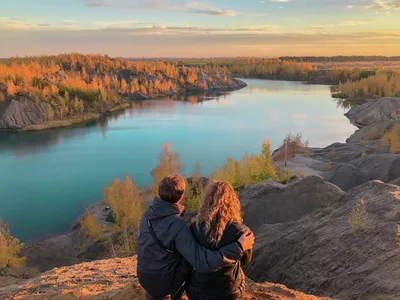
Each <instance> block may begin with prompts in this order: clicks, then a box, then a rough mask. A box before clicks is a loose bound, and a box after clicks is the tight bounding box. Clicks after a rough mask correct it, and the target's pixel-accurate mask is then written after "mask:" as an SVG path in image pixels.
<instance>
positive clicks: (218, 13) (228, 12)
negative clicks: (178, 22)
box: [186, 7, 238, 17]
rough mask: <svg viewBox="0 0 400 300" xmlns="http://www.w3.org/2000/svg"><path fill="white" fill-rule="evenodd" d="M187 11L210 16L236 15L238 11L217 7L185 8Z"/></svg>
mask: <svg viewBox="0 0 400 300" xmlns="http://www.w3.org/2000/svg"><path fill="white" fill-rule="evenodd" d="M186 10H187V11H188V12H192V13H196V14H205V15H211V16H231V17H233V16H236V15H237V14H238V13H237V12H236V11H233V10H223V9H218V8H212V7H210V8H187V9H186Z"/></svg>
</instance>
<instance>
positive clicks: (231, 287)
mask: <svg viewBox="0 0 400 300" xmlns="http://www.w3.org/2000/svg"><path fill="white" fill-rule="evenodd" d="M191 229H192V231H193V233H194V236H195V238H196V239H197V240H198V241H199V243H200V244H201V245H203V246H205V247H207V248H209V249H211V250H215V249H219V248H221V247H224V246H225V245H228V244H230V243H232V242H235V241H237V240H238V239H239V238H240V236H241V235H242V234H243V233H244V232H245V231H246V230H248V228H247V227H246V226H244V225H243V224H240V223H230V224H228V226H227V227H226V228H225V231H224V234H223V236H222V238H221V240H220V241H219V243H218V244H216V243H215V242H213V241H211V239H210V237H209V235H208V233H207V231H206V228H205V225H204V224H201V225H200V226H199V227H198V226H197V225H196V224H193V225H192V226H191ZM251 259H252V251H251V250H248V251H245V252H244V254H243V257H242V259H241V260H238V261H236V262H233V263H232V264H230V265H226V266H225V267H223V268H221V269H220V270H218V271H216V272H214V273H208V274H204V273H202V272H199V270H194V271H193V273H192V275H191V279H190V281H189V282H190V284H189V287H188V289H187V294H188V296H189V299H190V300H234V299H240V297H241V296H242V294H243V291H244V289H245V284H246V282H245V276H244V273H243V270H242V266H243V265H245V264H248V263H249V262H250V261H251ZM181 268H182V267H181Z"/></svg>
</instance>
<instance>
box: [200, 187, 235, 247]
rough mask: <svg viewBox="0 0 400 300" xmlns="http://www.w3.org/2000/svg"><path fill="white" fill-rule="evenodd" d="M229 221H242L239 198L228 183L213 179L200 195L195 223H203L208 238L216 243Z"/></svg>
mask: <svg viewBox="0 0 400 300" xmlns="http://www.w3.org/2000/svg"><path fill="white" fill-rule="evenodd" d="M229 222H242V217H241V215H240V202H239V199H238V198H237V196H236V193H235V191H234V189H233V188H232V186H231V185H230V184H229V183H227V182H224V181H213V182H211V183H210V184H209V185H208V186H207V187H206V189H205V191H204V193H203V195H202V199H201V204H200V209H199V214H198V216H197V219H196V224H197V226H200V224H201V223H204V224H205V226H206V230H207V233H208V234H209V236H210V238H211V239H212V240H213V241H215V242H217V243H218V242H219V241H220V240H221V238H222V235H223V233H224V231H225V228H226V226H227V224H228V223H229Z"/></svg>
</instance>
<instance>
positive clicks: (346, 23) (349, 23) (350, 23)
mask: <svg viewBox="0 0 400 300" xmlns="http://www.w3.org/2000/svg"><path fill="white" fill-rule="evenodd" d="M371 24H374V22H363V21H344V22H341V23H339V24H337V25H335V24H312V25H309V26H308V28H309V29H314V30H324V29H325V30H326V29H332V28H335V27H338V26H361V25H371Z"/></svg>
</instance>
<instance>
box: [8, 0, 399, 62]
mask: <svg viewBox="0 0 400 300" xmlns="http://www.w3.org/2000/svg"><path fill="white" fill-rule="evenodd" d="M69 52H81V53H100V54H108V55H110V56H121V57H181V58H184V57H232V56H260V57H276V56H284V55H295V56H300V55H321V56H326V55H400V0H263V1H260V0H218V1H217V0H207V1H200V0H198V1H196V0H193V1H192V0H189V1H185V0H35V1H33V0H1V1H0V57H9V56H17V55H18V56H25V55H42V54H43V55H45V54H57V53H69Z"/></svg>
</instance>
